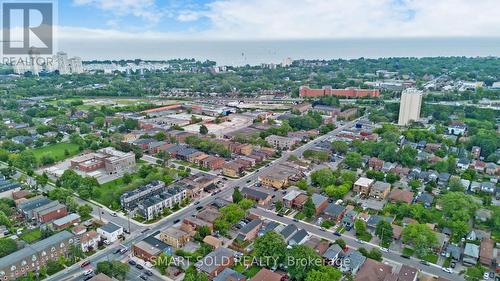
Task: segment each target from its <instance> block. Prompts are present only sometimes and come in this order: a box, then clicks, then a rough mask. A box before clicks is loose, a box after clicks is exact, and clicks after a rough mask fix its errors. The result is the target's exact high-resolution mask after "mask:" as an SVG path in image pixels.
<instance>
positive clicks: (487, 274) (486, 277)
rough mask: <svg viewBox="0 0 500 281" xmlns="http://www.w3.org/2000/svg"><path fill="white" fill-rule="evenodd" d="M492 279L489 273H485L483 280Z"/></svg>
mask: <svg viewBox="0 0 500 281" xmlns="http://www.w3.org/2000/svg"><path fill="white" fill-rule="evenodd" d="M489 279H490V274H489V273H488V272H485V273H484V274H483V280H489Z"/></svg>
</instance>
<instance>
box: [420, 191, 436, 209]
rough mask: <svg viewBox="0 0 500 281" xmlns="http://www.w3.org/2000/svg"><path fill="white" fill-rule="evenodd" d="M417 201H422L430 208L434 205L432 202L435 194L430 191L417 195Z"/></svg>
mask: <svg viewBox="0 0 500 281" xmlns="http://www.w3.org/2000/svg"><path fill="white" fill-rule="evenodd" d="M416 202H417V203H422V204H423V205H424V207H426V208H430V207H431V206H432V202H434V196H433V195H432V194H430V193H427V192H423V193H422V194H420V195H418V196H417V197H416Z"/></svg>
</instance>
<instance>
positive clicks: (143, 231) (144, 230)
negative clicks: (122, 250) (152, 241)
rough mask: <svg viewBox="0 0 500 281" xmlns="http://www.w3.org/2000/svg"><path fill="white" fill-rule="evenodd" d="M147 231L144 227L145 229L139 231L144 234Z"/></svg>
mask: <svg viewBox="0 0 500 281" xmlns="http://www.w3.org/2000/svg"><path fill="white" fill-rule="evenodd" d="M148 230H149V228H148V227H146V228H144V229H143V230H142V231H141V233H145V232H147V231H148Z"/></svg>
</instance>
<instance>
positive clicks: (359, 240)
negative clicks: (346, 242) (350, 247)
mask: <svg viewBox="0 0 500 281" xmlns="http://www.w3.org/2000/svg"><path fill="white" fill-rule="evenodd" d="M356 242H358V243H359V244H365V241H363V240H361V239H356Z"/></svg>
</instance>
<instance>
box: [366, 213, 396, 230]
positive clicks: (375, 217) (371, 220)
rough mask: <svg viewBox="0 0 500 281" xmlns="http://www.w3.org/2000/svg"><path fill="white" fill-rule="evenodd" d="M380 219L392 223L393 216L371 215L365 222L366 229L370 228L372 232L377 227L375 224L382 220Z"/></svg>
mask: <svg viewBox="0 0 500 281" xmlns="http://www.w3.org/2000/svg"><path fill="white" fill-rule="evenodd" d="M382 220H384V221H386V222H388V223H389V224H392V223H393V222H394V218H393V217H385V216H379V215H372V216H370V218H369V219H368V221H367V222H366V226H367V228H368V229H371V230H372V231H373V232H374V231H375V228H376V227H377V224H378V223H379V222H380V221H382Z"/></svg>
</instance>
